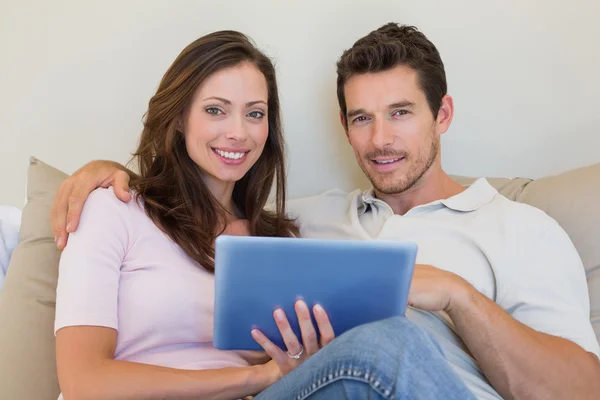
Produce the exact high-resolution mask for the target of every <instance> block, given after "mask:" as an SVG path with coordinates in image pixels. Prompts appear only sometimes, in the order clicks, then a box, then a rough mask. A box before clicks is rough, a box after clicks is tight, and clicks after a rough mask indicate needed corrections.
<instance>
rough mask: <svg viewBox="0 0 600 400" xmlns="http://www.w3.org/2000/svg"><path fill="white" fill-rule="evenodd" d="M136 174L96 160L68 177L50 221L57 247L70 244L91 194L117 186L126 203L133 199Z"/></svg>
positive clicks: (55, 202) (116, 165)
mask: <svg viewBox="0 0 600 400" xmlns="http://www.w3.org/2000/svg"><path fill="white" fill-rule="evenodd" d="M131 176H133V173H132V172H131V171H129V170H127V169H126V168H125V167H124V166H122V165H121V164H118V163H116V162H113V161H102V160H98V161H92V162H90V163H88V164H86V165H84V166H83V167H81V168H80V169H78V170H77V171H75V173H73V175H71V176H70V177H69V178H67V179H66V180H65V181H64V182H63V183H62V185H61V186H60V188H59V189H58V192H57V193H56V197H55V199H54V205H53V206H52V212H51V214H50V220H51V222H52V232H53V233H54V239H55V241H56V246H57V247H58V248H59V249H60V250H62V249H64V248H65V246H66V245H67V237H68V235H69V233H71V232H74V231H75V230H76V229H77V225H78V224H79V217H80V216H81V210H82V209H83V204H84V203H85V201H86V200H87V198H88V196H89V194H90V193H91V192H92V191H94V190H95V189H96V188H99V187H105V188H107V187H110V186H114V190H115V194H116V195H117V197H118V198H119V199H120V200H121V201H124V202H128V201H129V200H131V194H130V193H129V180H130V178H131Z"/></svg>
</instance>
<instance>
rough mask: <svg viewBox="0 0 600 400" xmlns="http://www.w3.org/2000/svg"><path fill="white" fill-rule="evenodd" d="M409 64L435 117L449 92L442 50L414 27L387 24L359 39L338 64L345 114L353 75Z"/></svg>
mask: <svg viewBox="0 0 600 400" xmlns="http://www.w3.org/2000/svg"><path fill="white" fill-rule="evenodd" d="M399 65H406V66H408V67H410V68H412V69H414V70H415V71H416V72H417V79H418V83H419V85H420V86H421V89H422V90H423V92H425V96H426V98H427V102H428V103H429V108H430V109H431V112H432V113H433V116H434V118H437V114H438V111H439V109H440V106H441V104H442V98H443V97H444V96H445V95H446V92H447V89H448V88H447V84H446V72H445V71H444V63H443V62H442V59H441V57H440V53H439V52H438V50H437V48H436V47H435V46H434V44H433V43H431V42H430V41H429V39H427V37H425V35H424V34H423V33H421V32H419V30H417V28H415V27H414V26H407V25H398V24H396V23H391V22H390V23H388V24H386V25H383V26H382V27H380V28H379V29H377V30H375V31H372V32H371V33H369V34H368V35H367V36H365V37H363V38H361V39H359V40H358V41H357V42H356V43H354V45H353V46H352V47H351V48H350V49H348V50H346V51H345V52H344V54H342V56H341V57H340V59H339V61H338V63H337V75H338V77H337V95H338V102H339V104H340V109H341V111H342V115H343V116H344V118H346V112H347V106H346V97H345V95H344V85H345V84H346V82H348V80H349V79H350V78H351V77H352V76H354V75H360V74H366V73H374V72H382V71H386V70H390V69H392V68H395V67H397V66H399Z"/></svg>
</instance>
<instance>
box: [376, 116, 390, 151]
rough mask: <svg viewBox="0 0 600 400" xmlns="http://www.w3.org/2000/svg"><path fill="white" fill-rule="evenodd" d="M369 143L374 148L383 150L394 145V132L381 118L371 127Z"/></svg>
mask: <svg viewBox="0 0 600 400" xmlns="http://www.w3.org/2000/svg"><path fill="white" fill-rule="evenodd" d="M372 126H373V128H372V132H371V141H372V142H373V146H375V148H383V147H386V146H391V145H392V144H394V132H393V130H392V128H391V126H389V124H388V123H386V121H385V120H384V119H383V118H378V119H376V120H375V123H374V124H373V125H372Z"/></svg>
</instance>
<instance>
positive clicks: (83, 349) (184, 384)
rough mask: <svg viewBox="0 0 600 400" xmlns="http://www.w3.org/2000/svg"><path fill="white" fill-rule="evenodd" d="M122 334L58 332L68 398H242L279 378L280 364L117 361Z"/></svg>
mask: <svg viewBox="0 0 600 400" xmlns="http://www.w3.org/2000/svg"><path fill="white" fill-rule="evenodd" d="M116 342H117V332H116V331H115V330H114V329H112V328H104V327H93V326H72V327H66V328H62V329H60V330H59V331H58V332H57V333H56V359H57V368H58V380H59V383H60V387H61V390H62V392H63V397H64V398H65V400H88V399H89V400H95V399H98V400H100V399H101V400H121V399H122V400H125V399H127V400H129V399H131V400H133V399H144V400H150V399H228V400H231V399H239V398H242V397H244V396H248V395H254V394H257V393H259V392H260V391H262V390H263V389H265V388H266V387H267V386H269V385H270V384H271V383H273V382H275V381H276V380H277V379H278V378H279V370H278V368H277V367H276V366H273V365H269V364H265V365H257V366H253V367H240V368H223V369H212V370H203V371H196V370H179V369H172V368H164V367H158V366H154V365H148V364H140V363H133V362H127V361H117V360H114V359H113V357H114V352H115V346H116Z"/></svg>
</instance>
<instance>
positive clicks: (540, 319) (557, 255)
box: [498, 217, 600, 357]
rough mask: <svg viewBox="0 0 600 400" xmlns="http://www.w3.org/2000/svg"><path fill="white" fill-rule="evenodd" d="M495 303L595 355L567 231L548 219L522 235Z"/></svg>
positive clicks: (580, 272) (578, 265)
mask: <svg viewBox="0 0 600 400" xmlns="http://www.w3.org/2000/svg"><path fill="white" fill-rule="evenodd" d="M510 258H512V259H513V260H514V265H513V266H512V268H511V269H512V273H511V274H510V277H509V279H508V281H504V282H502V285H503V288H502V289H501V290H499V298H498V304H499V305H500V306H502V307H503V308H504V309H505V310H507V311H508V313H509V314H510V315H512V316H513V317H514V318H515V319H516V320H518V321H520V322H521V323H523V324H525V325H527V326H529V327H531V328H533V329H535V330H537V331H539V332H543V333H546V334H549V335H553V336H558V337H562V338H564V339H568V340H570V341H572V342H574V343H576V344H578V345H579V346H581V347H582V348H583V349H585V350H586V351H588V352H591V353H594V354H595V355H596V356H597V357H600V349H599V345H598V341H597V340H596V336H595V334H594V330H593V327H592V324H591V322H590V300H589V292H588V287H587V282H586V277H585V269H584V266H583V263H582V261H581V258H580V256H579V254H578V252H577V250H576V249H575V246H574V245H573V243H572V242H571V240H570V238H569V236H568V235H567V233H566V232H565V231H564V230H563V229H562V228H561V227H560V225H559V224H558V223H557V222H556V221H554V220H553V219H551V218H550V217H547V219H546V223H545V224H544V227H543V229H542V230H541V231H540V232H539V233H538V234H537V235H534V236H533V237H531V238H523V240H522V241H521V243H520V245H519V246H518V248H517V251H516V252H515V257H510Z"/></svg>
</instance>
